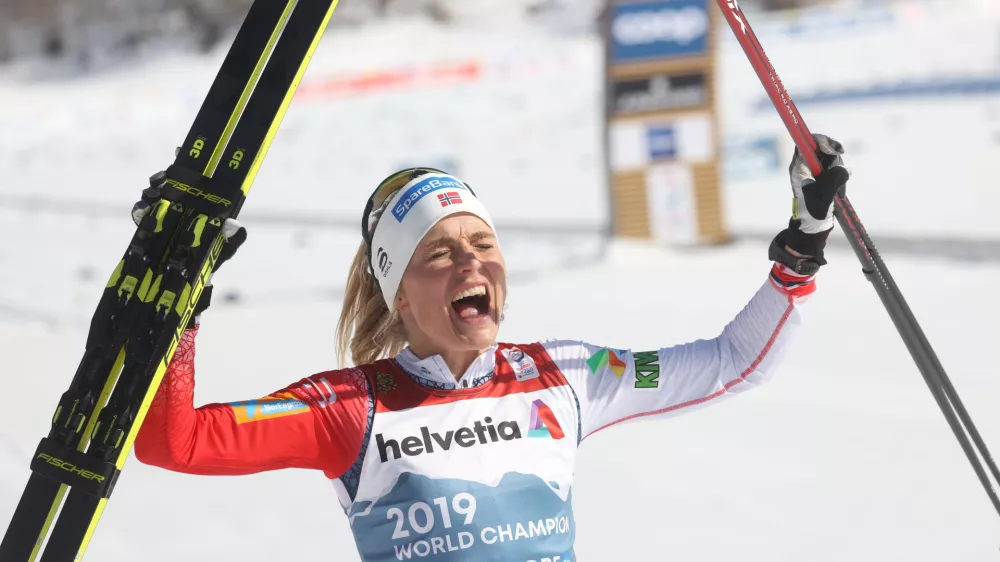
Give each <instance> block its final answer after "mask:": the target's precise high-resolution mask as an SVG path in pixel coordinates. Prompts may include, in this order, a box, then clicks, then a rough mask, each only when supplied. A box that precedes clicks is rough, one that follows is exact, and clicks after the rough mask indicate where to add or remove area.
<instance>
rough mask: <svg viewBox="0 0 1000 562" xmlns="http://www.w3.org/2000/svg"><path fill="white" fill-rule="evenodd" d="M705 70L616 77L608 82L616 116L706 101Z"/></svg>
mask: <svg viewBox="0 0 1000 562" xmlns="http://www.w3.org/2000/svg"><path fill="white" fill-rule="evenodd" d="M706 88H707V85H706V80H705V74H704V73H696V74H694V73H688V74H682V75H676V76H670V75H667V74H662V73H659V74H654V75H652V76H648V77H645V78H629V79H625V80H616V81H615V82H613V83H612V85H611V109H612V114H613V115H615V116H624V115H634V114H637V113H647V112H658V111H672V110H678V109H690V108H700V107H702V106H704V105H705V104H706V103H708V99H709V97H708V91H707V89H706Z"/></svg>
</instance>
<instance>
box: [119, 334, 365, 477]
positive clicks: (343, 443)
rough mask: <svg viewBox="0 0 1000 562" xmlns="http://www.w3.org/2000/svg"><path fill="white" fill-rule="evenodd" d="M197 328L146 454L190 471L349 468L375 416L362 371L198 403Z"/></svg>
mask: <svg viewBox="0 0 1000 562" xmlns="http://www.w3.org/2000/svg"><path fill="white" fill-rule="evenodd" d="M196 334H197V328H195V329H190V330H187V331H185V333H184V336H183V338H182V340H181V342H180V345H179V346H178V348H177V352H176V353H175V354H174V358H173V360H172V361H171V363H170V366H169V368H168V369H167V372H166V374H165V375H164V379H163V382H162V383H161V385H160V388H159V389H158V391H157V393H156V396H155V398H154V399H153V403H152V405H151V406H150V408H149V412H148V413H147V415H146V420H145V422H144V423H143V425H142V427H141V428H140V430H139V434H138V436H137V437H136V442H135V455H136V458H138V459H139V461H141V462H143V463H145V464H150V465H154V466H159V467H162V468H166V469H168V470H173V471H177V472H186V473H190V474H223V475H238V474H253V473H256V472H263V471H267V470H277V469H280V468H310V469H316V470H322V471H323V472H324V473H326V474H327V476H328V477H331V478H334V477H338V476H340V475H341V474H343V473H344V472H345V471H346V470H347V468H348V467H350V466H351V464H352V463H353V462H354V461H355V459H356V458H357V456H358V452H359V451H360V449H361V442H362V439H363V436H364V432H365V426H366V424H367V421H368V408H369V394H368V386H367V382H366V380H365V378H364V375H363V374H362V373H361V372H360V371H356V370H353V369H347V370H342V371H330V372H326V373H320V374H316V375H313V376H311V377H308V378H305V379H302V380H301V381H299V382H297V383H295V384H292V385H290V386H288V387H287V388H284V389H282V390H279V391H278V392H274V393H272V394H269V395H267V396H264V397H262V398H259V399H256V400H246V401H241V402H231V403H225V404H206V405H204V406H202V407H200V408H195V407H194V356H195V336H196Z"/></svg>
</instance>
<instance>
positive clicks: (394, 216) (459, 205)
mask: <svg viewBox="0 0 1000 562" xmlns="http://www.w3.org/2000/svg"><path fill="white" fill-rule="evenodd" d="M376 213H381V216H379V217H376V216H374V215H375V214H376ZM455 213H472V214H473V215H476V216H477V217H479V218H481V219H483V222H485V223H486V224H488V225H489V227H490V228H491V229H493V230H494V231H496V229H495V228H494V226H493V220H492V219H491V218H490V215H489V213H487V212H486V207H485V206H483V204H482V203H481V202H480V201H479V199H477V198H476V196H475V195H474V194H473V193H472V191H470V190H469V188H468V187H467V186H466V185H465V184H464V183H462V181H461V180H459V179H458V178H456V177H453V176H449V175H447V174H438V173H428V174H424V175H422V176H419V177H417V178H415V179H412V180H410V182H409V183H407V184H406V185H404V186H403V187H402V188H400V189H399V190H398V191H397V192H396V193H395V194H394V195H393V196H392V197H391V198H390V199H389V200H388V201H387V202H386V204H383V205H382V206H381V207H379V208H378V209H373V212H372V215H373V216H372V217H370V219H369V222H370V223H374V224H375V232H374V233H373V234H372V237H371V248H370V249H371V255H370V258H369V259H370V260H371V267H372V271H373V272H374V273H375V278H376V279H378V283H379V287H380V288H381V289H382V297H383V298H385V304H386V305H387V306H388V307H389V312H392V311H393V310H395V301H396V293H397V292H398V291H399V283H400V281H401V280H402V278H403V273H404V272H405V271H406V266H407V265H409V263H410V258H411V257H412V256H413V252H414V251H416V249H417V246H418V245H419V244H420V241H421V240H422V239H423V237H424V235H425V234H427V232H428V231H430V229H431V228H433V226H434V225H435V224H437V222H438V221H439V220H441V219H443V218H445V217H447V216H448V215H454V214H455Z"/></svg>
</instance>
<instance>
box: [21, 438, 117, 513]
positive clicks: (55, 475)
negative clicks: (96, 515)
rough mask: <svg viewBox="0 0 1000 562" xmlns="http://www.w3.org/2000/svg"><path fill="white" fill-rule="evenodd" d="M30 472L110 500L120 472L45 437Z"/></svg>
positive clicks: (98, 460)
mask: <svg viewBox="0 0 1000 562" xmlns="http://www.w3.org/2000/svg"><path fill="white" fill-rule="evenodd" d="M31 470H32V471H33V472H36V473H38V474H41V475H42V476H44V477H46V478H48V479H50V480H54V481H56V482H59V483H60V484H68V485H70V486H72V487H73V489H74V490H80V491H82V492H86V493H88V494H90V495H92V496H97V497H99V498H109V497H111V491H112V490H113V489H114V487H115V482H117V481H118V475H119V474H120V473H121V471H120V470H118V467H117V466H115V464H114V463H111V462H106V461H102V460H100V459H96V458H94V457H90V456H87V455H86V454H85V453H81V452H80V451H77V450H76V449H73V448H70V447H67V446H66V445H63V444H62V443H59V442H57V441H55V440H53V439H50V438H48V437H45V438H43V439H42V441H41V443H39V444H38V448H37V449H35V456H34V458H32V459H31Z"/></svg>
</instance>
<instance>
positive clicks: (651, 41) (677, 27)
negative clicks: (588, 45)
mask: <svg viewBox="0 0 1000 562" xmlns="http://www.w3.org/2000/svg"><path fill="white" fill-rule="evenodd" d="M707 2H708V0H661V1H659V2H647V3H642V4H616V5H615V6H614V12H613V14H612V16H611V43H612V45H611V46H612V54H611V58H612V61H613V62H615V63H623V62H634V61H639V60H649V59H670V58H676V57H685V56H692V55H702V54H705V53H706V52H707V50H708V39H709V38H708V25H709V19H708V9H707V7H706V3H707Z"/></svg>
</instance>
